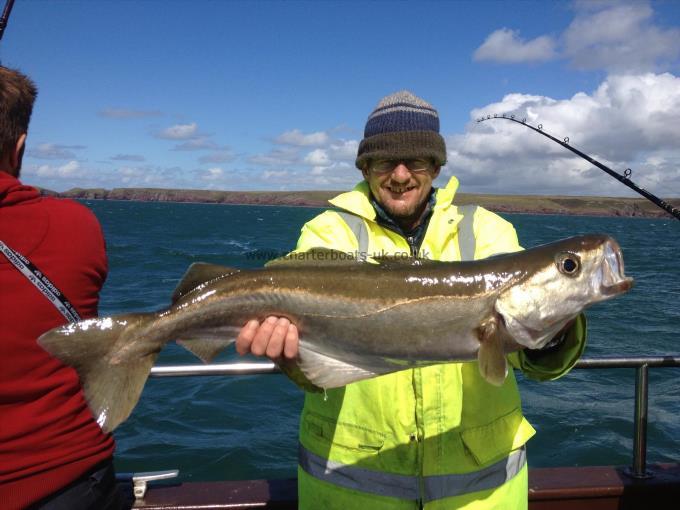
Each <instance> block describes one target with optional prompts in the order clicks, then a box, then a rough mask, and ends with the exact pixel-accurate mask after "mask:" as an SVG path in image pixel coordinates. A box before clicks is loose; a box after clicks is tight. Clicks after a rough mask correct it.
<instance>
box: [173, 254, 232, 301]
mask: <svg viewBox="0 0 680 510" xmlns="http://www.w3.org/2000/svg"><path fill="white" fill-rule="evenodd" d="M240 271H241V270H240V269H234V268H232V267H226V266H220V265H218V264H208V263H206V262H194V263H193V264H191V265H190V266H189V269H187V272H186V273H184V276H182V279H181V280H180V282H179V284H178V285H177V287H176V288H175V292H173V293H172V303H173V304H174V303H176V302H177V300H178V299H180V298H181V297H182V296H184V295H185V294H188V293H189V292H191V291H192V290H194V289H195V288H196V287H198V286H199V285H201V284H203V283H207V282H211V281H213V280H217V279H218V278H224V277H226V276H231V275H233V274H236V273H239V272H240Z"/></svg>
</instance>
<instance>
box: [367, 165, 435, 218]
mask: <svg viewBox="0 0 680 510" xmlns="http://www.w3.org/2000/svg"><path fill="white" fill-rule="evenodd" d="M362 173H363V175H364V179H366V181H367V182H368V186H369V187H370V189H371V193H373V196H374V197H375V199H376V200H377V201H378V203H379V204H380V205H381V206H382V207H383V208H384V209H385V211H387V213H388V214H389V215H390V216H392V217H393V218H395V219H403V220H407V219H412V220H417V219H418V218H417V216H419V215H420V213H422V211H423V206H424V204H425V202H426V201H427V197H428V196H429V194H430V190H431V189H432V181H433V180H434V179H435V178H436V177H437V175H439V167H435V166H434V164H433V163H432V162H431V161H427V160H400V161H397V160H376V161H371V162H369V164H368V167H367V168H366V169H364V170H362Z"/></svg>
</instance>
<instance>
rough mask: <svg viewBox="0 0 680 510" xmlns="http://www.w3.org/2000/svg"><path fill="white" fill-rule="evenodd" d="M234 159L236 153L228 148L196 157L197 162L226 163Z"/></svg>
mask: <svg viewBox="0 0 680 510" xmlns="http://www.w3.org/2000/svg"><path fill="white" fill-rule="evenodd" d="M234 159H236V155H235V154H234V153H233V152H231V151H230V150H228V149H223V150H218V151H214V152H212V153H210V154H207V155H205V156H201V157H200V158H198V161H199V163H227V162H229V161H233V160H234Z"/></svg>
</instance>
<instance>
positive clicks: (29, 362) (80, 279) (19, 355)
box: [0, 172, 114, 509]
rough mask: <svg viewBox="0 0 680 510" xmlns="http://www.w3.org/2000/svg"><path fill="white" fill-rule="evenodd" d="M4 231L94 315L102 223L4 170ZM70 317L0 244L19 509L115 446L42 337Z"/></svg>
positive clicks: (10, 472) (4, 488)
mask: <svg viewBox="0 0 680 510" xmlns="http://www.w3.org/2000/svg"><path fill="white" fill-rule="evenodd" d="M0 240H2V241H3V242H4V243H5V244H7V245H8V246H9V247H10V248H12V249H14V250H15V251H18V252H19V253H21V254H22V255H24V256H25V257H27V258H28V259H29V260H31V262H33V264H35V265H36V266H37V267H38V269H40V270H41V271H42V272H43V273H44V274H45V275H46V276H47V277H48V278H49V279H50V280H51V281H52V283H54V284H55V286H56V287H57V288H58V289H59V290H61V291H62V293H63V294H64V295H65V296H66V297H67V298H68V299H69V300H70V301H71V303H72V304H73V305H74V306H75V307H76V310H77V311H78V313H79V314H80V315H81V317H82V318H83V319H84V318H88V317H94V316H96V315H97V304H98V300H99V291H100V289H101V287H102V285H103V284H104V280H105V278H106V273H107V261H106V251H105V246H104V238H103V235H102V231H101V228H100V226H99V223H98V221H97V219H96V218H95V216H94V214H92V212H91V211H90V210H89V209H87V208H86V207H83V206H82V205H80V204H78V203H76V202H73V201H71V200H60V199H55V198H46V197H40V195H39V193H38V191H37V190H36V189H35V188H31V187H29V186H24V185H22V184H21V183H20V182H19V181H18V180H17V179H15V178H14V177H12V176H10V175H9V174H7V173H5V172H0ZM65 322H66V319H64V317H63V316H62V315H61V314H60V313H59V312H58V311H57V309H56V308H55V307H54V305H52V303H50V301H48V300H47V298H46V297H45V296H43V295H42V294H41V293H40V292H39V291H38V289H36V288H35V287H34V286H33V285H32V284H31V283H30V282H29V281H28V280H27V279H26V278H25V277H24V276H23V275H22V274H21V273H20V272H19V271H18V270H17V269H16V268H15V267H14V266H13V265H11V264H10V263H9V261H8V260H7V259H6V258H5V256H4V255H2V254H0V507H2V508H3V509H19V508H24V507H25V506H27V505H29V504H31V503H33V502H36V501H38V500H40V499H42V498H44V497H45V496H48V495H50V494H51V493H53V492H55V491H57V490H58V489H60V488H62V487H64V486H65V485H68V484H69V483H70V482H72V481H73V480H75V479H77V478H78V477H79V476H80V475H82V474H83V473H84V472H86V471H87V470H89V469H90V468H92V467H93V466H94V465H96V464H98V463H100V462H101V461H103V460H106V459H108V458H110V457H111V456H112V455H113V449H114V442H113V437H112V436H111V435H110V434H104V433H102V431H101V429H100V428H99V426H98V425H97V423H96V422H95V421H94V418H93V417H92V414H91V413H90V411H89V408H88V407H87V404H86V402H85V399H84V397H83V393H82V391H81V388H80V382H79V380H78V376H77V374H76V372H75V371H74V370H73V369H71V368H69V367H66V366H64V365H63V364H62V363H60V362H59V361H57V360H56V359H55V358H53V357H51V356H50V355H49V354H48V353H47V352H46V351H44V350H43V349H42V348H41V347H40V346H39V345H38V344H37V343H36V339H37V338H38V337H39V336H40V335H41V334H42V333H44V332H45V331H47V330H49V329H51V328H54V327H56V326H59V325H61V324H64V323H65Z"/></svg>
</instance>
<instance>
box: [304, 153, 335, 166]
mask: <svg viewBox="0 0 680 510" xmlns="http://www.w3.org/2000/svg"><path fill="white" fill-rule="evenodd" d="M304 162H305V163H307V164H308V165H313V166H328V165H330V164H331V160H330V158H329V157H328V152H326V151H325V150H324V149H314V150H313V151H312V152H310V153H309V154H307V155H306V156H305V159H304Z"/></svg>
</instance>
